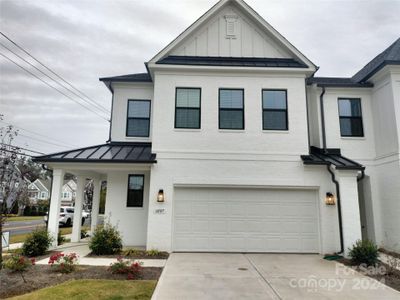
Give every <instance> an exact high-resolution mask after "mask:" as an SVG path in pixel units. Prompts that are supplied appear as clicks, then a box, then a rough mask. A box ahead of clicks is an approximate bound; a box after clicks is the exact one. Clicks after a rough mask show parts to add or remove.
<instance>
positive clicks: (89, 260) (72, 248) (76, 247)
mask: <svg viewBox="0 0 400 300" xmlns="http://www.w3.org/2000/svg"><path fill="white" fill-rule="evenodd" d="M55 250H56V251H61V252H63V253H64V254H68V253H76V254H78V263H79V264H80V265H87V266H109V265H110V264H112V263H114V262H116V261H117V259H116V258H102V257H85V256H86V255H88V254H89V253H90V249H89V246H88V243H87V242H80V243H67V244H64V245H62V246H59V247H57V249H55ZM49 258H50V256H49V257H46V258H44V259H41V260H39V261H37V262H36V264H38V265H47V264H48V263H49ZM132 261H139V262H141V263H142V266H143V267H160V268H162V267H164V266H165V263H166V259H137V260H132Z"/></svg>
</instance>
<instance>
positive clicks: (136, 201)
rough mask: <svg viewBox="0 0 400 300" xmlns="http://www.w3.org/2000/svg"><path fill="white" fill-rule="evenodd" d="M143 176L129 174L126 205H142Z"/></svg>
mask: <svg viewBox="0 0 400 300" xmlns="http://www.w3.org/2000/svg"><path fill="white" fill-rule="evenodd" d="M143 184H144V177H143V176H135V175H132V176H129V183H128V199H127V204H126V205H127V206H128V207H142V206H143Z"/></svg>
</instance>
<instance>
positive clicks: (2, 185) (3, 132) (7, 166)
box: [0, 115, 27, 268]
mask: <svg viewBox="0 0 400 300" xmlns="http://www.w3.org/2000/svg"><path fill="white" fill-rule="evenodd" d="M2 119H3V116H2V115H0V120H2ZM17 135H18V130H16V129H14V127H13V126H12V125H7V126H5V127H0V233H1V235H2V233H3V224H4V223H5V221H6V218H7V215H8V214H9V213H10V210H11V209H12V208H13V206H14V204H15V202H16V201H17V200H18V198H19V196H20V195H21V194H22V193H23V192H24V191H25V190H26V188H27V184H26V181H25V180H24V175H23V174H22V173H21V172H20V170H19V169H18V167H17V165H18V156H19V155H20V154H21V149H20V148H19V147H17V146H14V145H13V140H14V139H15V137H16V136H17ZM0 249H1V250H0V268H1V266H2V255H3V239H2V238H0Z"/></svg>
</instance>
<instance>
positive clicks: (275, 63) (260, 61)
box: [156, 55, 307, 68]
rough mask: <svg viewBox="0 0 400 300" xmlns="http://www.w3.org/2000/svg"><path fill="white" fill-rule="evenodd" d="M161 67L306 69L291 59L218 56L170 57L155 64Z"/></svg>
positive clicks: (303, 65) (305, 66)
mask: <svg viewBox="0 0 400 300" xmlns="http://www.w3.org/2000/svg"><path fill="white" fill-rule="evenodd" d="M156 64H161V65H191V66H222V67H264V68H265V67H272V68H307V65H305V64H304V63H302V62H299V61H297V60H295V59H292V58H264V57H220V56H177V55H170V56H167V57H164V58H163V59H161V60H159V61H157V62H156Z"/></svg>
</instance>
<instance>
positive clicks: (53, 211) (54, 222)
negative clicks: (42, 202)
mask: <svg viewBox="0 0 400 300" xmlns="http://www.w3.org/2000/svg"><path fill="white" fill-rule="evenodd" d="M64 175H65V171H64V170H62V169H54V170H53V183H52V188H51V200H50V209H49V215H48V220H47V222H48V226H47V231H48V232H49V234H50V236H51V237H52V238H53V242H52V247H54V248H56V247H57V238H58V222H59V219H60V208H61V192H62V186H63V183H64Z"/></svg>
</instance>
